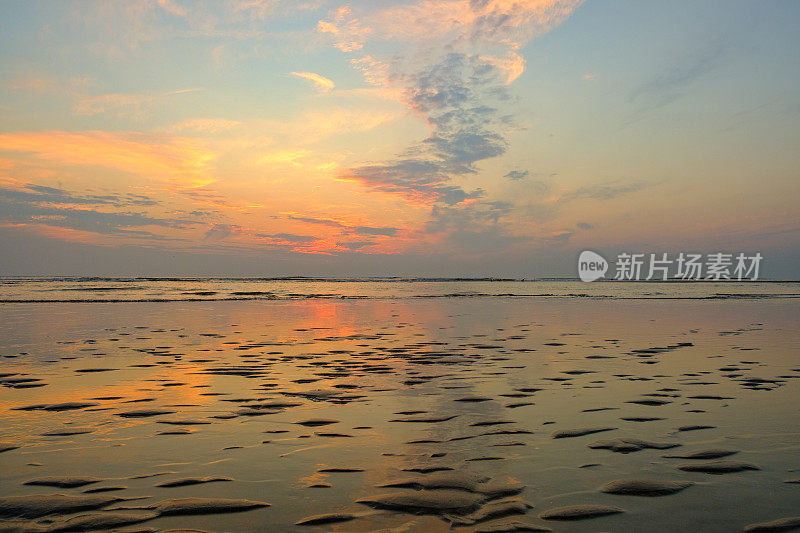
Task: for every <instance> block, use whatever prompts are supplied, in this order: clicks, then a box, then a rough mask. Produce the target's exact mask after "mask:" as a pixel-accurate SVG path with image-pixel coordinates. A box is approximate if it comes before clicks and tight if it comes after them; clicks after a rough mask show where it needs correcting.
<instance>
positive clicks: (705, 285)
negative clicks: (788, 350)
mask: <svg viewBox="0 0 800 533" xmlns="http://www.w3.org/2000/svg"><path fill="white" fill-rule="evenodd" d="M476 296H510V297H511V296H513V297H542V298H546V297H569V298H622V299H652V298H679V299H709V298H715V299H723V298H797V297H800V282H798V281H769V282H766V281H758V282H752V281H744V282H730V281H724V282H705V281H698V282H613V281H606V282H594V283H583V282H580V281H573V280H516V279H459V278H453V279H448V278H439V279H424V278H345V279H333V278H98V277H0V302H49V301H61V302H73V301H74V302H90V301H96V302H116V301H142V302H145V301H166V302H170V301H193V300H203V301H215V300H296V299H307V298H313V299H320V298H337V299H347V298H367V299H371V298H424V297H476Z"/></svg>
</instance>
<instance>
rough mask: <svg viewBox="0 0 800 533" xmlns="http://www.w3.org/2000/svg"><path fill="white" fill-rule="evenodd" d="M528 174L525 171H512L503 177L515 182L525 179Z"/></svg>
mask: <svg viewBox="0 0 800 533" xmlns="http://www.w3.org/2000/svg"><path fill="white" fill-rule="evenodd" d="M529 174H530V172H528V171H527V170H512V171H511V172H509V173H508V174H506V175H505V176H503V177H504V178H508V179H510V180H515V181H516V180H521V179H525V178H527V177H528V175H529Z"/></svg>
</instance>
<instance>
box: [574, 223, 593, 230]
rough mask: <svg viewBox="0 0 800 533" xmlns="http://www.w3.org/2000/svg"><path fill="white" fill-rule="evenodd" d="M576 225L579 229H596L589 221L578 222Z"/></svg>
mask: <svg viewBox="0 0 800 533" xmlns="http://www.w3.org/2000/svg"><path fill="white" fill-rule="evenodd" d="M575 226H576V227H577V228H578V229H584V230H588V229H594V226H592V225H591V224H589V223H588V222H578V223H577V224H575Z"/></svg>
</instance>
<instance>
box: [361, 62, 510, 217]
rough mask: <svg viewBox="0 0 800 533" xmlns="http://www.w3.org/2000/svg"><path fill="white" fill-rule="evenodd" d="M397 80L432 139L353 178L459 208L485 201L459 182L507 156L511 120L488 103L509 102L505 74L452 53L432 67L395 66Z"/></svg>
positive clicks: (376, 187)
mask: <svg viewBox="0 0 800 533" xmlns="http://www.w3.org/2000/svg"><path fill="white" fill-rule="evenodd" d="M393 68H394V72H393V73H392V75H391V77H392V79H393V80H394V81H395V83H397V84H399V85H400V86H402V87H404V89H403V91H404V95H405V101H406V103H407V105H408V106H409V107H410V108H411V109H413V110H415V111H417V112H419V113H422V114H423V115H425V117H426V120H427V122H428V123H429V124H430V125H431V126H432V127H433V132H432V133H431V135H430V136H429V137H428V138H427V139H424V140H422V141H420V142H419V143H417V144H415V145H412V146H411V147H409V148H408V149H407V150H406V151H405V152H404V153H402V154H399V155H398V157H397V158H396V159H393V160H389V161H386V162H382V163H371V164H365V165H361V166H358V167H355V168H352V169H350V170H349V173H348V177H351V178H356V179H358V180H360V181H361V182H362V183H363V184H364V185H366V186H368V187H370V188H372V189H374V190H377V191H382V192H390V193H398V194H401V195H404V196H407V197H410V198H412V199H418V200H419V199H421V200H425V201H429V202H433V203H443V204H448V205H455V204H459V203H462V202H464V201H465V200H468V199H475V198H480V197H482V196H483V195H484V194H485V193H484V191H483V190H481V189H480V188H478V189H475V190H472V191H465V190H464V189H463V188H461V187H460V186H458V185H455V184H453V183H452V181H453V179H454V178H456V177H458V176H462V175H469V174H475V173H476V172H477V168H476V167H475V165H476V163H478V162H479V161H483V160H485V159H489V158H493V157H497V156H500V155H502V154H504V153H505V152H506V149H507V145H508V143H507V141H506V139H505V138H504V137H503V135H502V128H503V127H505V126H507V121H508V117H507V116H506V115H502V116H501V115H500V114H499V112H498V110H497V109H496V108H494V107H492V106H490V105H487V102H488V101H491V100H493V99H494V100H497V99H500V98H501V97H502V96H505V88H504V85H503V81H502V76H501V72H500V71H499V70H498V69H497V67H495V66H494V65H492V64H491V63H489V62H487V61H486V60H484V59H481V58H480V57H478V56H477V55H468V54H464V53H455V52H452V53H448V54H445V55H444V56H440V57H439V58H438V60H436V61H434V62H433V63H432V64H431V63H430V62H428V63H426V64H424V65H423V66H418V65H417V66H409V65H408V64H400V63H399V62H397V63H395V64H394V65H393Z"/></svg>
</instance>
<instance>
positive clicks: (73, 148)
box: [0, 131, 217, 187]
mask: <svg viewBox="0 0 800 533" xmlns="http://www.w3.org/2000/svg"><path fill="white" fill-rule="evenodd" d="M0 150H7V151H14V152H31V153H34V154H36V157H38V158H40V159H44V160H47V161H53V162H55V163H59V164H63V165H82V166H100V167H107V168H113V169H116V170H121V171H123V172H129V173H132V174H136V175H139V176H141V177H144V178H148V179H151V180H157V181H167V182H171V183H174V184H177V185H181V186H186V187H196V186H201V185H207V184H209V183H212V182H213V181H215V178H214V177H213V176H212V173H211V162H212V161H213V160H214V159H216V157H217V154H216V153H215V152H213V151H211V150H209V149H208V148H207V146H206V145H205V143H204V142H203V141H201V140H198V139H191V138H186V137H174V136H168V135H154V134H147V133H138V132H108V131H81V132H69V131H43V132H13V133H2V134H0Z"/></svg>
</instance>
